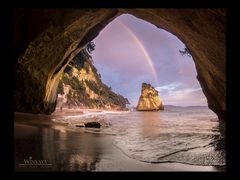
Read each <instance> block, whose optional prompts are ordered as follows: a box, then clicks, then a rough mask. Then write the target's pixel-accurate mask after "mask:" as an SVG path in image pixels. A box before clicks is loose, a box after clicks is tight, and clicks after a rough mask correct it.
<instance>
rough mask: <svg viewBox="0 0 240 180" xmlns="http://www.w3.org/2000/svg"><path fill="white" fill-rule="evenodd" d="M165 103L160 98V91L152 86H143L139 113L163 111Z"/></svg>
mask: <svg viewBox="0 0 240 180" xmlns="http://www.w3.org/2000/svg"><path fill="white" fill-rule="evenodd" d="M163 109H164V107H163V103H162V101H161V99H160V97H159V96H158V91H157V90H156V89H154V88H153V87H152V86H151V85H150V84H146V83H143V84H142V93H141V96H140V98H139V101H138V105H137V110H138V111H158V110H163Z"/></svg>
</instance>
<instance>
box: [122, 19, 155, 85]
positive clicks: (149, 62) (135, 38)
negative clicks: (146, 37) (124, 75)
mask: <svg viewBox="0 0 240 180" xmlns="http://www.w3.org/2000/svg"><path fill="white" fill-rule="evenodd" d="M118 22H119V24H120V25H122V27H124V29H126V30H127V32H128V33H129V34H130V35H131V37H132V38H133V39H134V41H135V42H136V43H137V44H138V46H139V48H140V49H141V51H142V52H143V54H144V56H145V58H146V60H147V63H148V64H149V67H150V69H151V72H152V74H153V77H154V79H155V81H156V83H157V85H159V80H158V76H157V71H156V69H155V68H154V65H153V62H152V59H151V57H150V56H149V54H148V52H147V50H146V48H145V47H144V46H143V44H142V42H141V41H140V40H139V38H138V37H137V36H136V34H134V33H133V31H132V30H131V29H130V28H129V27H127V26H126V25H125V24H124V23H123V22H121V21H120V20H118Z"/></svg>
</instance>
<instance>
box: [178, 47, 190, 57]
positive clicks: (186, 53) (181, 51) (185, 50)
mask: <svg viewBox="0 0 240 180" xmlns="http://www.w3.org/2000/svg"><path fill="white" fill-rule="evenodd" d="M179 52H180V53H181V54H182V56H184V55H187V56H188V57H191V54H190V52H189V50H188V48H186V47H185V48H183V50H181V49H179Z"/></svg>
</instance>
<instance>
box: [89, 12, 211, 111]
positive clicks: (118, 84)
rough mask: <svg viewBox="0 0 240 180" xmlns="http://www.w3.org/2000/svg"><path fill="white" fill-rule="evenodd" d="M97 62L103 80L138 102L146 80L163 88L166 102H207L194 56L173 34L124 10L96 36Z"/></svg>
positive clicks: (186, 103)
mask: <svg viewBox="0 0 240 180" xmlns="http://www.w3.org/2000/svg"><path fill="white" fill-rule="evenodd" d="M93 42H94V43H95V45H96V46H95V50H94V51H93V52H92V58H93V61H94V65H95V67H96V68H97V70H98V72H99V73H100V74H101V77H102V81H103V82H104V83H105V84H107V85H108V86H111V87H112V90H113V91H114V92H116V93H119V94H121V95H123V96H124V97H126V98H128V100H129V101H130V103H131V106H136V105H137V103H138V99H139V96H140V95H141V86H142V83H143V82H146V83H150V84H151V85H152V86H153V87H155V89H156V90H158V91H159V96H160V98H161V99H162V101H163V104H165V105H176V106H197V105H201V106H207V100H206V97H205V96H204V94H203V92H202V89H201V87H200V84H199V82H198V80H197V79H196V76H197V73H196V68H195V64H194V62H193V59H192V57H190V58H189V57H188V56H182V55H181V54H180V53H179V49H181V50H182V49H183V48H184V47H185V45H184V44H183V43H182V42H181V41H180V40H179V39H178V38H177V37H176V36H174V35H173V34H171V33H169V32H167V31H165V30H163V29H159V28H157V27H156V26H155V25H153V24H150V23H148V22H146V21H144V20H141V19H139V18H136V17H134V16H132V15H129V14H124V15H121V16H119V17H117V18H116V19H114V20H113V21H112V22H110V23H109V24H108V25H107V26H106V27H105V28H104V29H103V30H102V31H101V32H100V34H99V35H98V36H97V37H96V38H95V39H94V40H93Z"/></svg>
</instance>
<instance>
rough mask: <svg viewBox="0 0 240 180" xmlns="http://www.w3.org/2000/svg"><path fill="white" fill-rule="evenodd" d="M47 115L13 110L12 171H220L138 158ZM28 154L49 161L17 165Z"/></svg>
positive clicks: (108, 140)
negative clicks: (146, 161)
mask: <svg viewBox="0 0 240 180" xmlns="http://www.w3.org/2000/svg"><path fill="white" fill-rule="evenodd" d="M51 118H52V116H47V115H31V114H24V113H15V123H14V129H15V131H14V132H15V170H16V171H221V169H219V168H217V167H214V166H196V165H188V164H182V163H156V164H153V163H145V162H141V161H138V160H135V159H132V158H130V157H128V156H127V155H126V154H124V153H123V152H122V151H121V150H120V149H118V148H117V147H115V146H114V145H113V137H112V136H109V135H102V134H92V133H87V132H86V131H84V129H81V128H79V129H69V128H68V127H66V125H64V124H63V123H55V122H53V121H51ZM29 158H31V159H32V160H46V161H47V163H49V164H50V165H49V166H48V167H44V166H41V168H40V167H39V166H32V167H31V166H27V167H26V166H21V165H20V164H23V163H24V159H25V161H26V160H29Z"/></svg>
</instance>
